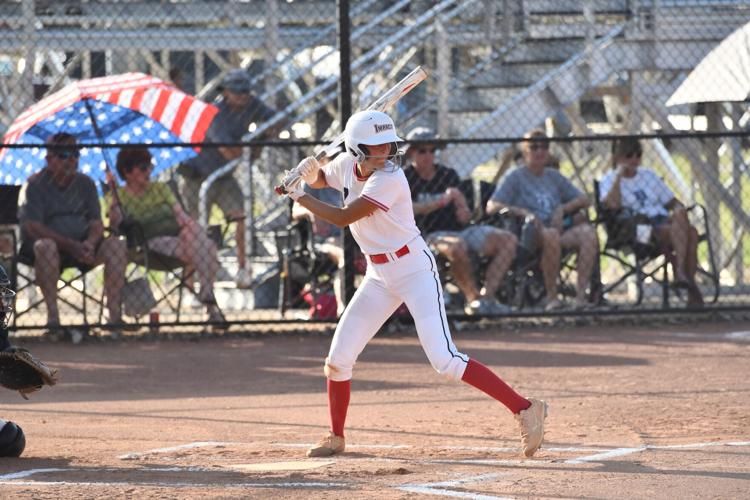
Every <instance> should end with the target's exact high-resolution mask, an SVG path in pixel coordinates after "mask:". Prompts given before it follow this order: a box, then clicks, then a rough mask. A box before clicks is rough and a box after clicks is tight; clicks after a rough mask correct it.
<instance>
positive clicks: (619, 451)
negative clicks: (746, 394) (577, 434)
mask: <svg viewBox="0 0 750 500" xmlns="http://www.w3.org/2000/svg"><path fill="white" fill-rule="evenodd" d="M718 446H750V441H728V442H721V441H708V442H705V443H688V444H667V445H645V446H638V447H633V448H616V449H614V450H609V451H605V452H602V453H597V454H595V455H589V456H586V457H577V458H572V459H570V460H566V461H565V463H566V464H580V463H585V462H597V461H600V460H607V459H609V458H613V457H623V456H625V455H631V454H633V453H641V452H643V451H646V450H678V449H681V450H685V449H701V448H711V447H718Z"/></svg>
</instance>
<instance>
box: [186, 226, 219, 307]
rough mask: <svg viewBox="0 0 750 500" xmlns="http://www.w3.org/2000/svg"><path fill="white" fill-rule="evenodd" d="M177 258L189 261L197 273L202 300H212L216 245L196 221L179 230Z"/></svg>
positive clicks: (216, 269)
mask: <svg viewBox="0 0 750 500" xmlns="http://www.w3.org/2000/svg"><path fill="white" fill-rule="evenodd" d="M177 258H179V259H180V260H182V261H183V262H185V263H189V264H191V265H192V267H193V268H195V270H196V272H197V273H198V282H199V283H200V286H201V291H200V298H201V300H202V301H204V302H205V301H208V300H213V297H214V282H215V281H216V273H217V271H218V269H219V261H218V260H217V257H216V245H215V244H214V242H213V241H211V240H210V239H209V237H208V235H207V234H206V231H205V230H204V229H203V228H202V227H201V226H200V225H198V224H197V223H192V224H188V225H187V226H185V227H184V228H183V229H182V231H180V244H179V246H178V247H177Z"/></svg>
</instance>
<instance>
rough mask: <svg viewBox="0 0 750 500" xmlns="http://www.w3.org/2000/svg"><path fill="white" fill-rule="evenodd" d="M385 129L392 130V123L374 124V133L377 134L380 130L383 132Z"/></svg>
mask: <svg viewBox="0 0 750 500" xmlns="http://www.w3.org/2000/svg"><path fill="white" fill-rule="evenodd" d="M386 130H393V124H392V123H383V124H378V123H376V124H375V133H376V134H379V133H380V132H385V131H386Z"/></svg>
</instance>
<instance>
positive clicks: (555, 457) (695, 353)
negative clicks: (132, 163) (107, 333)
mask: <svg viewBox="0 0 750 500" xmlns="http://www.w3.org/2000/svg"><path fill="white" fill-rule="evenodd" d="M454 337H455V340H456V343H457V345H458V347H459V348H460V349H461V350H462V351H463V352H465V353H467V354H469V355H471V356H473V357H476V358H477V359H478V360H480V361H482V362H484V363H485V364H487V365H489V366H491V367H492V368H494V369H496V370H497V371H498V373H499V374H500V375H501V376H502V377H504V378H505V379H506V380H507V381H508V382H509V383H511V384H512V385H514V386H515V387H516V388H518V389H519V390H520V391H521V392H522V393H524V394H526V395H533V396H539V397H542V398H544V399H546V400H548V401H549V403H550V417H549V419H548V430H547V435H546V439H547V440H546V443H545V446H544V448H543V449H542V450H541V451H540V452H539V453H538V455H537V457H535V458H534V459H532V460H525V459H522V457H521V456H520V455H519V453H518V445H519V438H518V431H517V430H516V427H515V422H514V421H513V419H512V418H511V415H510V413H509V412H507V411H506V410H505V409H504V407H502V406H501V405H500V404H499V403H497V402H495V401H494V400H491V399H489V398H488V397H486V396H484V395H483V394H482V393H479V392H478V391H476V390H475V389H473V388H471V387H469V386H466V385H464V384H460V383H454V382H451V381H449V380H447V379H445V378H443V377H441V376H439V375H437V374H436V373H435V372H433V370H432V369H431V368H430V366H429V364H428V363H427V360H426V358H425V356H424V354H423V353H422V351H421V348H420V347H419V344H418V342H417V340H416V335H415V334H413V333H410V332H406V333H402V334H398V335H393V334H392V335H386V336H382V337H379V338H377V337H376V339H375V340H374V341H373V342H372V343H371V344H370V346H368V348H367V349H366V350H365V353H364V354H363V356H362V358H361V359H360V363H359V364H358V365H357V368H356V370H355V377H354V382H353V394H352V406H351V408H350V411H349V417H348V419H347V422H348V434H347V444H348V450H347V453H345V454H343V455H341V456H337V457H334V458H333V459H330V460H326V459H314V460H313V459H306V458H304V450H305V448H306V447H307V446H308V445H309V444H310V443H312V442H314V441H316V440H317V439H318V438H319V437H320V436H321V435H322V433H323V432H324V431H325V430H326V428H327V420H328V418H327V407H326V398H325V394H324V388H325V382H324V379H323V376H322V359H323V357H324V355H325V352H326V351H327V348H328V343H329V341H330V338H328V337H326V336H321V335H308V336H304V335H291V336H270V335H269V336H265V337H258V338H233V337H225V338H223V339H212V340H200V341H195V342H192V341H164V342H156V341H132V340H131V341H123V342H90V343H88V344H82V345H79V346H71V345H68V344H40V343H35V344H31V345H30V347H31V348H32V350H33V351H34V353H35V354H38V355H39V356H40V357H41V358H42V359H44V360H46V361H48V362H49V364H50V365H52V366H56V367H58V368H60V370H61V375H62V381H61V383H60V385H58V386H56V387H54V388H51V389H50V388H45V389H44V390H43V391H42V392H41V393H39V394H36V395H35V396H33V397H32V400H31V401H24V400H22V399H21V398H20V397H19V396H18V395H17V394H14V393H11V392H8V391H3V392H2V393H0V417H2V418H5V419H10V420H13V421H15V422H17V423H19V424H20V425H21V426H22V427H23V429H24V431H25V433H26V435H27V439H28V445H27V449H26V452H25V453H24V456H23V458H21V459H0V497H2V498H19V497H21V498H24V497H25V498H28V497H34V498H102V497H129V498H177V497H179V498H194V497H224V498H236V497H254V498H262V497H273V498H331V497H334V496H335V497H337V498H438V497H443V496H445V497H458V498H475V499H479V498H529V497H533V498H545V497H549V498H552V497H554V498H615V497H616V498H704V497H711V498H747V496H748V491H750V431H748V429H749V428H750V403H748V399H747V398H748V392H749V391H750V380H748V379H750V368H749V367H750V361H749V360H750V323H741V324H732V323H727V322H724V323H718V324H692V325H682V326H668V327H663V326H662V327H658V328H657V327H639V328H633V327H628V328H623V327H611V326H610V327H606V328H603V327H597V328H594V327H586V328H566V329H554V328H549V327H547V328H544V329H535V328H527V329H523V330H522V331H514V332H508V331H501V330H499V329H498V330H492V331H482V332H469V331H461V332H459V333H456V334H454Z"/></svg>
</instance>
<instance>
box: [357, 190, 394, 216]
mask: <svg viewBox="0 0 750 500" xmlns="http://www.w3.org/2000/svg"><path fill="white" fill-rule="evenodd" d="M362 198H364V199H365V200H367V201H369V202H370V203H372V204H373V205H375V206H377V207H378V208H379V209H380V210H382V211H383V212H387V211H388V210H389V208H388V207H387V206H385V205H383V204H382V203H380V202H379V201H378V200H373V199H372V198H370V197H369V196H367V195H365V194H363V195H362Z"/></svg>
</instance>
